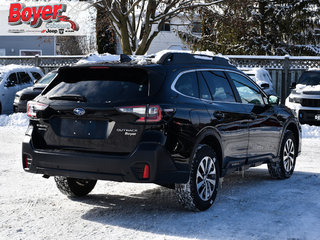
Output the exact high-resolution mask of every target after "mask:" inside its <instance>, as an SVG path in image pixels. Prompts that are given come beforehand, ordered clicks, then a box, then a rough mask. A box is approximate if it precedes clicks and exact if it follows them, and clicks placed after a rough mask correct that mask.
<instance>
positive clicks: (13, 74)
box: [0, 65, 43, 114]
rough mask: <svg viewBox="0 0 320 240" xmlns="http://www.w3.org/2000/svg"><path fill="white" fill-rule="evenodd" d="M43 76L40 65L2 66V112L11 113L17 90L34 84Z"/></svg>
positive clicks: (0, 104) (0, 71)
mask: <svg viewBox="0 0 320 240" xmlns="http://www.w3.org/2000/svg"><path fill="white" fill-rule="evenodd" d="M42 76H43V72H42V71H41V69H40V68H38V67H32V66H20V65H7V66H1V67H0V114H2V113H11V112H12V110H13V108H12V105H13V100H14V96H15V94H16V92H18V91H19V90H21V89H23V88H26V87H29V86H32V85H33V83H34V82H35V81H36V80H38V79H40V78H41V77H42Z"/></svg>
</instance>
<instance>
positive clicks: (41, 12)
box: [8, 3, 79, 31]
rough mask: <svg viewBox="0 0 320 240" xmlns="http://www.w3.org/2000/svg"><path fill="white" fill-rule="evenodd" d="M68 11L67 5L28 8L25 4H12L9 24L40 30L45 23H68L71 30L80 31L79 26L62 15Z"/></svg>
mask: <svg viewBox="0 0 320 240" xmlns="http://www.w3.org/2000/svg"><path fill="white" fill-rule="evenodd" d="M66 10H67V5H65V4H55V5H45V6H34V7H26V5H25V4H23V3H12V4H10V10H9V21H8V23H9V25H20V24H22V23H25V24H29V25H30V26H31V27H33V28H39V27H41V26H42V24H43V22H47V23H50V22H67V23H69V24H70V25H71V29H73V30H74V31H78V30H79V26H78V24H77V23H75V22H74V21H71V20H70V18H69V17H67V16H63V15H62V13H63V12H66Z"/></svg>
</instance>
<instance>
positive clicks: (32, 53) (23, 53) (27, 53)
mask: <svg viewBox="0 0 320 240" xmlns="http://www.w3.org/2000/svg"><path fill="white" fill-rule="evenodd" d="M36 55H42V50H20V56H36Z"/></svg>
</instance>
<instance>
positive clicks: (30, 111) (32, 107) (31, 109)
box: [27, 101, 48, 118]
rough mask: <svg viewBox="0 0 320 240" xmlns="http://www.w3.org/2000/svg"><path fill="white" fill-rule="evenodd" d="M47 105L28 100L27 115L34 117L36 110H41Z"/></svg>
mask: <svg viewBox="0 0 320 240" xmlns="http://www.w3.org/2000/svg"><path fill="white" fill-rule="evenodd" d="M47 107H48V105H47V104H43V103H38V102H33V101H29V102H28V104H27V115H28V117H30V118H36V117H37V112H39V111H43V110H45V109H46V108H47Z"/></svg>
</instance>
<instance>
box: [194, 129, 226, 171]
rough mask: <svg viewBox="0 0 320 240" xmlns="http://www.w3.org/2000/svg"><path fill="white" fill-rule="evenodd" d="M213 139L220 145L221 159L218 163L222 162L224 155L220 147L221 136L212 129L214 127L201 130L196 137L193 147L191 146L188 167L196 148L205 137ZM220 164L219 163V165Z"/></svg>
mask: <svg viewBox="0 0 320 240" xmlns="http://www.w3.org/2000/svg"><path fill="white" fill-rule="evenodd" d="M209 136H210V137H214V138H215V139H216V140H217V141H218V142H219V145H220V150H221V159H220V161H221V162H222V160H223V156H224V153H223V147H222V140H221V135H220V133H219V131H218V130H217V129H216V128H214V127H205V128H203V129H201V130H200V131H199V132H198V134H197V135H196V141H195V143H194V146H193V149H192V152H191V154H190V158H189V162H188V164H189V166H190V164H191V161H192V159H193V158H194V156H195V154H196V152H197V150H198V146H199V144H200V143H201V142H202V141H203V140H204V139H205V138H206V137H209ZM221 162H220V163H221ZM220 166H221V167H222V165H221V164H220Z"/></svg>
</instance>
